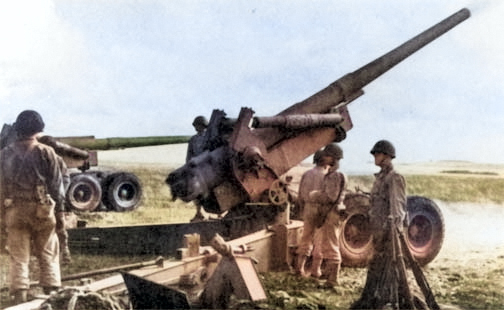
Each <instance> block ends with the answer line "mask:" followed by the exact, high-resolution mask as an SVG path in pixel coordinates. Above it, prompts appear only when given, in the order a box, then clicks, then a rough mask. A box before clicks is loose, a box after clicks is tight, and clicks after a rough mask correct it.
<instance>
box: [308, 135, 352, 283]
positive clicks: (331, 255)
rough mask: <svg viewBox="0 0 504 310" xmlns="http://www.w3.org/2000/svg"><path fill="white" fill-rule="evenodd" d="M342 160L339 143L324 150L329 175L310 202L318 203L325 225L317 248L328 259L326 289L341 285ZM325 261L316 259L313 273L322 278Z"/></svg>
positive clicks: (343, 186) (344, 177) (343, 189)
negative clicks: (340, 169) (340, 165)
mask: <svg viewBox="0 0 504 310" xmlns="http://www.w3.org/2000/svg"><path fill="white" fill-rule="evenodd" d="M342 158H343V150H342V149H341V148H340V147H339V146H338V145H337V144H329V145H327V146H326V147H325V148H324V162H325V163H326V164H328V165H329V172H328V173H327V175H326V176H325V177H324V183H323V188H322V190H315V191H312V192H311V193H310V199H311V200H312V201H315V202H317V203H318V204H319V207H320V212H319V216H320V217H321V221H322V223H323V224H322V226H321V227H320V236H321V239H320V241H319V243H318V244H317V245H316V246H315V247H317V246H320V251H321V252H322V256H323V258H324V259H325V260H326V265H327V267H326V273H327V275H328V277H327V281H326V282H325V284H324V287H326V288H333V287H334V286H335V285H338V278H339V272H340V268H341V252H340V248H339V245H340V240H339V235H340V226H341V216H340V212H341V211H342V210H344V209H345V206H344V205H343V200H344V196H345V188H346V184H347V182H346V176H345V175H344V174H343V173H341V172H339V171H338V169H339V161H340V160H341V159H342ZM321 264H322V260H317V259H314V260H313V265H312V270H313V271H312V273H315V274H316V275H320V274H321V271H320V266H321Z"/></svg>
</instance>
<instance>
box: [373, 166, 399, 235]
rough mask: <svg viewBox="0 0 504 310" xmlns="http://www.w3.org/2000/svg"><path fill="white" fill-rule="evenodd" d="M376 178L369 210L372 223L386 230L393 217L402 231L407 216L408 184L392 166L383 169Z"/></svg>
mask: <svg viewBox="0 0 504 310" xmlns="http://www.w3.org/2000/svg"><path fill="white" fill-rule="evenodd" d="M375 177H376V180H375V182H374V184H373V188H372V190H371V208H370V210H369V216H370V220H371V223H372V224H373V225H378V226H381V228H385V227H386V224H387V219H388V217H389V215H391V216H392V217H393V219H394V223H396V225H397V227H398V228H400V229H402V223H403V222H404V219H405V216H406V182H405V180H404V177H403V176H402V175H400V174H398V173H397V172H396V171H395V170H394V167H393V166H392V165H390V166H386V167H383V168H382V170H381V171H380V172H379V173H377V174H375ZM374 227H377V226H374ZM377 228H378V227H377Z"/></svg>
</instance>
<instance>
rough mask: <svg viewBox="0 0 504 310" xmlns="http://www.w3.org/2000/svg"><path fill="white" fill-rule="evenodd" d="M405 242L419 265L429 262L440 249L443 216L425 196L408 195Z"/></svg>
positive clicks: (443, 229) (443, 228) (443, 230)
mask: <svg viewBox="0 0 504 310" xmlns="http://www.w3.org/2000/svg"><path fill="white" fill-rule="evenodd" d="M407 204H408V205H407V208H408V230H407V233H406V242H407V243H408V248H409V249H410V252H411V254H413V257H415V259H416V260H417V262H418V264H419V265H420V266H425V265H427V264H428V263H430V262H431V261H432V260H433V259H434V258H435V257H436V256H437V255H438V253H439V251H440V250H441V246H442V245H443V240H444V232H445V227H444V218H443V215H442V213H441V210H440V209H439V207H438V206H437V205H436V203H435V202H434V201H432V200H430V199H428V198H426V197H420V196H408V202H407Z"/></svg>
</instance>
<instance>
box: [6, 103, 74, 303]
mask: <svg viewBox="0 0 504 310" xmlns="http://www.w3.org/2000/svg"><path fill="white" fill-rule="evenodd" d="M14 129H15V130H16V132H17V135H18V139H17V141H16V142H15V143H13V144H10V145H9V146H7V147H5V148H4V149H3V150H2V151H1V152H0V157H1V161H0V201H1V202H2V205H1V207H2V208H4V209H5V224H6V228H7V246H8V248H9V255H10V274H9V278H10V292H11V294H12V295H14V302H15V303H22V302H25V301H26V300H27V292H28V289H29V285H30V280H29V270H28V268H29V261H30V252H31V248H30V245H31V242H32V243H33V254H34V255H35V256H36V257H37V260H38V262H39V268H40V275H39V282H40V285H41V286H42V288H43V291H44V293H45V294H50V293H51V292H52V291H54V290H56V289H57V288H58V287H60V286H61V275H60V266H59V242H58V237H57V235H56V233H55V227H56V217H59V218H60V219H61V218H62V217H63V216H64V215H63V211H64V206H63V201H64V195H65V192H64V187H63V175H62V172H61V167H60V165H59V162H58V155H56V153H55V152H54V150H53V149H52V148H51V147H49V146H46V145H44V144H41V143H39V142H38V141H37V139H36V136H37V134H38V133H39V132H41V131H42V130H43V129H44V122H43V120H42V117H41V116H40V115H39V114H38V113H37V112H35V111H32V110H26V111H23V112H21V113H20V114H19V115H18V117H17V119H16V122H15V123H14ZM61 222H63V220H62V219H61Z"/></svg>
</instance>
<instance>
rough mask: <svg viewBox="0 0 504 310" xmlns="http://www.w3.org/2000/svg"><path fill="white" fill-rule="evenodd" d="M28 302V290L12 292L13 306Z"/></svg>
mask: <svg viewBox="0 0 504 310" xmlns="http://www.w3.org/2000/svg"><path fill="white" fill-rule="evenodd" d="M27 301H28V290H26V289H21V290H17V291H15V292H14V304H15V305H17V304H22V303H25V302H27Z"/></svg>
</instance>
